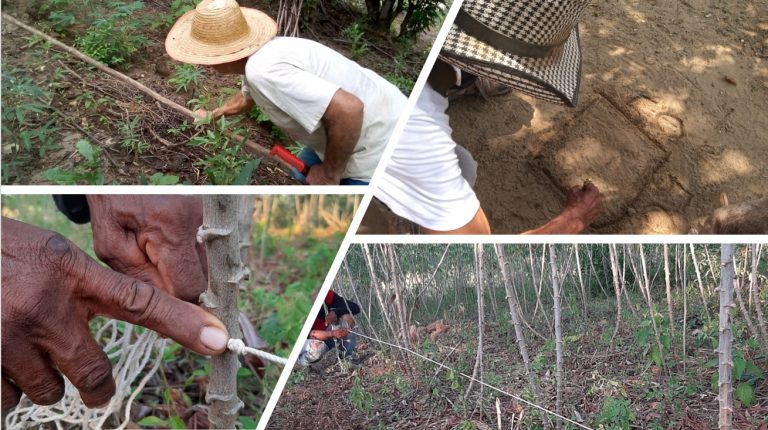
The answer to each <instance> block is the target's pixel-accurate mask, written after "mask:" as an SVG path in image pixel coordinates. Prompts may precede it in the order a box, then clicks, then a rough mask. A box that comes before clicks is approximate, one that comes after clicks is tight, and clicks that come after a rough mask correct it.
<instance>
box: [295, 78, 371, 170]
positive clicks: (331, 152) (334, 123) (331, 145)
mask: <svg viewBox="0 0 768 430" xmlns="http://www.w3.org/2000/svg"><path fill="white" fill-rule="evenodd" d="M363 109H364V106H363V102H362V101H361V100H360V99H359V98H357V97H356V96H355V95H353V94H351V93H348V92H346V91H344V90H342V89H339V90H338V91H336V94H334V96H333V98H332V99H331V102H330V103H329V104H328V108H327V109H326V110H325V114H324V115H323V118H322V122H323V126H324V127H325V134H326V147H325V159H324V160H323V163H322V164H316V165H314V166H312V168H311V169H309V173H308V174H307V183H308V184H310V185H338V184H339V182H341V175H342V174H343V173H344V169H346V167H347V162H348V161H349V157H350V156H351V155H352V152H353V151H354V149H355V145H357V141H358V139H360V130H361V129H362V127H363Z"/></svg>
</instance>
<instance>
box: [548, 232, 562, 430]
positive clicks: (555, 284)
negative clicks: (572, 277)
mask: <svg viewBox="0 0 768 430" xmlns="http://www.w3.org/2000/svg"><path fill="white" fill-rule="evenodd" d="M556 260H557V256H556V255H555V247H554V245H551V244H550V245H549V264H550V266H551V268H552V296H553V297H554V305H553V308H554V313H555V355H556V361H555V380H556V385H557V394H556V400H555V412H557V414H558V415H562V414H563V333H562V327H561V326H560V278H559V276H558V273H557V261H556ZM555 427H556V428H557V430H561V429H562V428H563V420H562V419H561V418H560V417H557V421H555Z"/></svg>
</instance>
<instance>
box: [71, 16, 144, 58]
mask: <svg viewBox="0 0 768 430" xmlns="http://www.w3.org/2000/svg"><path fill="white" fill-rule="evenodd" d="M143 7H144V3H142V2H140V1H135V2H132V3H122V2H119V1H111V2H109V3H108V5H107V8H108V10H111V11H113V12H112V13H111V14H109V15H105V16H100V17H98V18H96V19H95V20H94V21H93V24H91V26H90V27H89V28H88V30H86V32H85V34H84V35H83V36H80V37H78V38H77V40H76V42H75V45H76V46H77V47H78V48H80V50H81V51H83V53H84V54H86V55H88V56H89V57H92V58H94V59H96V60H98V61H101V62H102V63H106V64H107V65H109V66H112V67H116V66H125V65H126V64H127V63H128V61H129V60H130V59H131V58H132V57H133V56H134V55H136V53H137V52H139V50H140V49H141V48H144V47H146V46H148V45H149V44H150V41H149V39H147V38H146V37H144V36H142V35H141V34H139V30H142V29H143V27H144V22H143V21H142V20H140V19H136V18H132V16H133V13H134V12H135V11H137V10H139V9H142V8H143ZM96 13H98V14H100V13H101V12H96Z"/></svg>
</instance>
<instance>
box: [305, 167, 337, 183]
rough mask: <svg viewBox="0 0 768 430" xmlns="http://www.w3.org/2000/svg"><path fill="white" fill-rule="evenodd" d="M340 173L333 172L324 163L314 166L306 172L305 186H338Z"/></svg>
mask: <svg viewBox="0 0 768 430" xmlns="http://www.w3.org/2000/svg"><path fill="white" fill-rule="evenodd" d="M341 173H342V172H333V171H332V170H331V169H329V168H328V166H327V165H326V164H324V163H320V164H315V165H313V166H312V167H310V168H309V172H307V181H306V182H307V185H339V183H340V182H341Z"/></svg>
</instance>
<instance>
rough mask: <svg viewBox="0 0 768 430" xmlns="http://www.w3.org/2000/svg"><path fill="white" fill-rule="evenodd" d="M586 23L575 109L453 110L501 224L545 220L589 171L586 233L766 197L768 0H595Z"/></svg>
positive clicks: (688, 223) (633, 228)
mask: <svg viewBox="0 0 768 430" xmlns="http://www.w3.org/2000/svg"><path fill="white" fill-rule="evenodd" d="M580 34H581V44H582V52H583V57H584V58H583V65H582V84H581V92H580V96H579V104H578V106H577V107H576V108H575V109H569V108H565V107H561V106H556V105H553V104H550V103H547V102H543V101H537V100H535V99H533V98H530V97H527V96H525V95H522V94H520V93H515V92H513V93H511V94H508V95H505V96H501V97H498V98H495V99H493V100H490V101H485V100H483V99H481V98H479V97H470V98H464V99H460V100H458V101H456V102H454V103H453V104H452V105H451V108H450V109H449V114H450V116H451V126H452V127H453V129H454V138H455V140H456V141H457V142H458V143H461V144H462V145H464V146H465V147H466V148H467V149H469V150H470V151H471V152H472V153H473V155H474V156H475V158H476V159H477V161H478V162H479V165H480V167H479V177H478V181H477V185H476V187H475V189H476V191H477V194H478V197H479V199H480V201H481V203H482V206H483V208H484V210H485V212H486V214H487V215H488V218H489V220H490V223H491V228H492V229H493V231H494V233H503V234H512V233H517V232H520V231H523V230H526V229H530V228H534V227H537V226H539V225H541V224H543V223H544V222H546V221H547V220H548V219H550V218H552V217H553V216H555V215H556V214H557V213H559V212H560V211H561V210H562V208H563V206H564V203H565V194H564V191H565V190H566V189H568V188H570V187H572V186H574V185H580V184H582V183H583V181H584V180H585V179H591V180H592V181H593V182H594V183H595V184H596V185H597V186H598V187H599V188H600V190H601V191H602V192H603V193H604V208H603V213H602V214H601V216H600V217H599V218H598V219H597V220H596V222H595V223H594V225H593V226H592V227H591V228H590V229H588V230H587V231H586V232H587V233H642V234H647V233H687V232H690V231H691V230H692V229H700V228H701V224H702V223H703V221H704V219H705V218H706V217H707V216H708V215H710V214H711V213H712V211H713V210H714V209H716V208H717V207H718V206H719V198H718V197H719V194H720V193H721V192H725V193H727V195H728V197H729V200H730V202H731V203H734V202H743V201H746V200H751V199H755V198H758V197H764V196H766V195H767V194H766V189H768V170H766V165H767V164H768V145H767V143H768V115H766V112H768V2H766V1H765V0H758V1H736V2H721V1H718V0H684V1H679V2H666V1H658V2H657V1H655V0H654V1H640V0H618V1H607V0H596V1H593V3H592V5H591V6H590V7H589V8H588V9H587V11H586V12H585V14H584V15H583V16H582V20H581V24H580ZM380 226H381V224H379V227H380ZM369 231H370V230H369Z"/></svg>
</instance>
